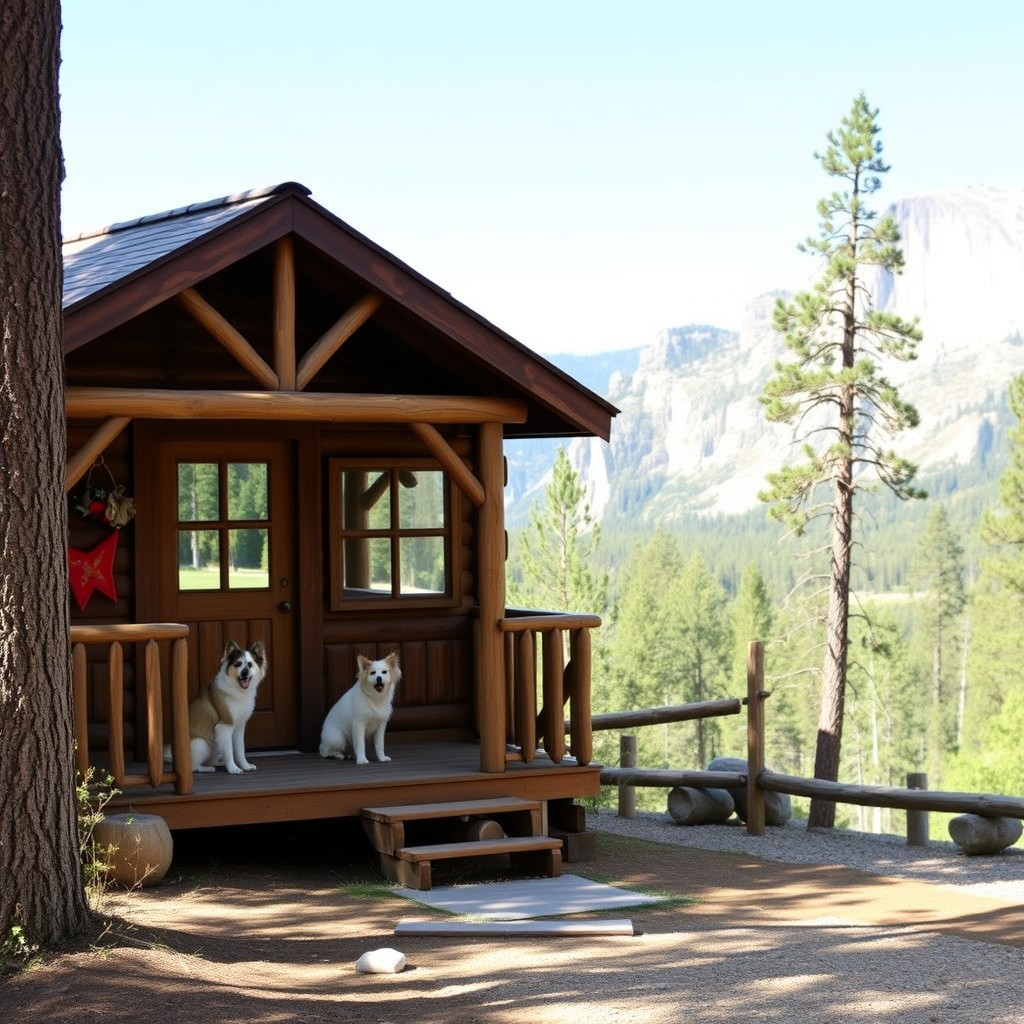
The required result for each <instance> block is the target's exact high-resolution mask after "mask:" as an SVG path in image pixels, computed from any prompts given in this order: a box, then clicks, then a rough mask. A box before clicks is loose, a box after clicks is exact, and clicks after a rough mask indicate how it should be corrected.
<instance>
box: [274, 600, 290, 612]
mask: <svg viewBox="0 0 1024 1024" xmlns="http://www.w3.org/2000/svg"><path fill="white" fill-rule="evenodd" d="M277 608H278V611H282V612H290V611H291V610H292V603H291V601H282V602H281V603H280V604H279V605H278V606H277Z"/></svg>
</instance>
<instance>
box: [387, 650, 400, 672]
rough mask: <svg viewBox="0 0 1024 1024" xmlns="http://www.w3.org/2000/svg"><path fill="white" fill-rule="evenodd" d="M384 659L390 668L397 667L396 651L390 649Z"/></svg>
mask: <svg viewBox="0 0 1024 1024" xmlns="http://www.w3.org/2000/svg"><path fill="white" fill-rule="evenodd" d="M384 660H385V661H386V662H387V663H388V664H389V665H390V666H391V667H392V668H397V667H398V651H392V652H391V653H390V654H389V655H388V656H387V657H386V658H385V659H384Z"/></svg>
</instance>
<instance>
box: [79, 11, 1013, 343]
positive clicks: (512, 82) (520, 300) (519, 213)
mask: <svg viewBox="0 0 1024 1024" xmlns="http://www.w3.org/2000/svg"><path fill="white" fill-rule="evenodd" d="M63 19H64V31H63V36H62V57H63V63H62V69H61V94H62V98H61V104H62V135H63V144H64V151H65V160H66V166H67V179H66V181H65V184H64V191H63V197H62V204H63V222H64V229H65V231H66V232H67V233H77V232H79V231H82V230H86V229H91V228H95V227H100V226H102V225H104V224H108V223H112V222H116V221H119V220H127V219H131V218H133V217H136V216H140V215H142V214H147V213H154V212H158V211H161V210H165V209H169V208H172V207H176V206H182V205H186V204H188V203H190V202H196V201H201V200H205V199H212V198H215V197H218V196H223V195H227V194H230V193H233V192H238V191H243V190H245V189H248V188H253V187H257V186H262V185H269V184H274V183H277V182H281V181H300V182H302V183H303V184H304V185H306V186H308V187H309V188H310V189H312V192H313V198H314V199H315V200H317V201H318V202H319V203H321V204H322V205H324V206H326V207H327V208H328V209H329V210H331V211H332V212H333V213H335V214H337V215H338V216H339V217H341V218H342V219H343V220H345V221H347V222H348V223H350V224H351V225H353V226H354V227H355V228H357V229H358V230H360V231H362V232H364V233H365V234H367V235H368V236H369V237H371V238H372V239H373V240H374V241H376V242H378V243H379V244H380V245H383V246H384V247H385V248H387V249H389V250H390V251H391V252H393V253H394V254H395V255H397V256H398V257H399V258H401V259H403V260H404V261H405V262H407V263H409V264H410V265H412V266H413V267H415V268H416V269H417V270H419V271H420V272H422V273H424V274H426V275H427V276H428V277H429V278H431V279H432V280H433V281H435V282H436V283H437V284H439V285H440V286H442V287H443V288H446V289H447V290H448V291H450V292H452V293H453V294H454V295H455V296H456V297H457V298H459V299H461V300H462V301H463V302H465V303H467V304H468V305H470V306H471V307H473V308H474V309H475V310H477V311H478V312H479V313H481V314H482V315H483V316H486V317H487V318H489V319H490V320H492V321H493V322H494V323H496V324H497V325H498V326H500V327H502V328H504V329H505V330H507V331H508V332H509V333H511V334H512V335H514V336H515V337H517V338H518V339H519V340H521V341H522V342H523V343H524V344H527V345H529V346H530V347H532V348H534V349H536V350H537V351H540V352H544V353H554V352H568V351H573V352H596V351H603V350H609V349H616V348H626V347H632V346H635V345H642V344H647V343H649V342H650V341H652V340H653V338H654V336H655V335H656V333H657V332H658V331H659V330H661V329H662V328H665V327H669V326H675V325H681V324H687V323H713V324H716V325H719V326H723V327H736V326H738V325H739V323H740V319H741V317H742V312H743V308H744V306H745V305H746V303H747V302H748V301H749V300H750V299H752V298H753V297H754V296H756V295H757V294H759V293H761V292H763V291H766V290H770V289H772V288H776V287H794V286H799V285H800V284H802V283H803V280H804V278H805V277H806V276H807V275H808V274H810V273H811V271H812V270H813V264H812V263H811V262H810V257H808V256H804V255H801V254H799V253H798V252H797V250H796V245H797V243H798V242H800V241H801V240H802V239H803V238H805V237H806V236H807V235H809V234H813V233H814V231H815V229H816V224H817V216H816V213H815V204H816V202H817V200H818V198H819V197H821V196H823V195H825V194H826V193H827V192H829V191H830V190H831V188H832V182H831V181H830V180H829V179H828V178H827V177H826V176H825V175H824V173H823V172H822V171H821V169H820V168H819V166H818V165H817V163H816V162H815V160H814V158H813V154H814V152H815V150H818V149H821V148H822V146H823V144H824V139H825V134H826V132H827V131H828V130H830V129H831V128H833V127H835V126H836V125H837V124H838V122H839V119H840V118H841V117H842V116H843V115H844V114H845V113H846V112H847V111H848V110H849V107H850V104H851V101H852V99H853V97H854V96H855V95H856V94H857V93H858V92H859V91H860V90H861V89H863V90H864V91H865V92H866V94H867V97H868V100H869V102H871V103H872V104H873V105H874V106H876V107H878V108H880V111H881V113H880V116H879V121H880V124H881V127H882V141H883V144H884V146H885V153H884V155H885V158H886V159H887V160H888V161H889V162H890V164H891V166H892V171H891V173H890V174H889V175H888V176H887V178H886V182H885V186H884V188H883V190H882V192H881V193H879V195H878V196H877V197H876V200H877V205H878V206H884V205H885V204H886V203H888V202H891V201H895V200H896V199H898V198H900V197H902V196H904V195H908V194H911V193H915V192H920V191H925V190H930V189H934V188H946V187H957V186H963V185H976V184H985V185H997V186H1006V187H1020V186H1024V118H1022V110H1024V75H1022V73H1021V70H1020V54H1021V52H1022V49H1024V3H1021V2H1020V0H973V2H961V3H953V2H949V0H929V2H925V0H920V2H918V0H898V2H897V0H882V2H877V0H862V2H859V3H857V4H855V5H850V4H831V5H823V4H821V3H820V0H808V2H797V0H793V2H788V3H786V2H774V3H772V2H760V3H758V2H752V0H751V2H740V0H732V2H730V0H712V2H707V0H704V2H699V3H698V2H690V0H618V2H602V0H590V2H585V0H521V2H513V0H364V2H355V0H333V2H327V0H290V2H288V3H267V2H262V0H247V2H237V0H175V2H173V3H170V2H158V0H144V2H135V3H129V2H115V0H64V11H63Z"/></svg>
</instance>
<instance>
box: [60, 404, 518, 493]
mask: <svg viewBox="0 0 1024 1024" xmlns="http://www.w3.org/2000/svg"><path fill="white" fill-rule="evenodd" d="M64 404H65V408H66V410H67V414H68V416H70V417H79V418H82V419H89V418H99V417H101V416H109V415H111V414H113V415H117V416H135V417H139V418H146V419H168V420H173V419H218V420H223V419H242V420H244V419H250V420H280V421H303V422H310V421H314V422H315V421H317V420H320V421H326V422H331V423H410V422H412V423H422V422H430V423H497V424H498V425H499V426H500V425H501V424H502V423H523V422H524V421H525V420H526V403H525V402H522V401H519V400H518V399H509V398H477V397H475V396H472V395H467V396H463V395H343V394H326V393H323V394H321V393H315V394H308V395H307V394H298V393H295V392H278V391H274V392H267V391H168V390H153V391H133V390H129V389H127V388H80V387H69V388H66V389H65V392H64ZM501 479H502V478H501V477H500V476H499V478H498V480H499V490H500V487H501Z"/></svg>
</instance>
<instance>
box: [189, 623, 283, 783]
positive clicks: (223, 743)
mask: <svg viewBox="0 0 1024 1024" xmlns="http://www.w3.org/2000/svg"><path fill="white" fill-rule="evenodd" d="M266 674H267V655H266V651H265V650H264V649H263V644H260V643H257V644H253V646H252V650H249V651H243V650H242V648H241V647H239V646H238V644H236V643H235V641H234V640H229V641H228V643H227V646H226V647H225V648H224V656H223V657H222V658H221V662H220V670H219V671H218V672H217V675H216V676H214V679H213V682H212V683H210V684H209V685H208V686H206V687H204V688H203V690H202V692H201V693H200V694H199V696H198V697H196V698H195V700H193V701H192V703H191V704H189V706H188V734H189V738H190V739H191V740H192V770H193V771H196V772H212V771H216V766H217V765H219V764H222V765H224V767H225V768H226V769H227V770H228V771H229V772H230V773H231V774H232V775H241V773H242V772H254V771H256V765H254V764H250V763H249V761H248V760H247V759H246V756H245V725H246V722H248V721H249V718H250V717H251V716H252V713H253V709H254V708H255V707H256V691H257V689H258V688H259V685H260V683H261V682H262V681H263V678H264V676H266Z"/></svg>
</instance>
